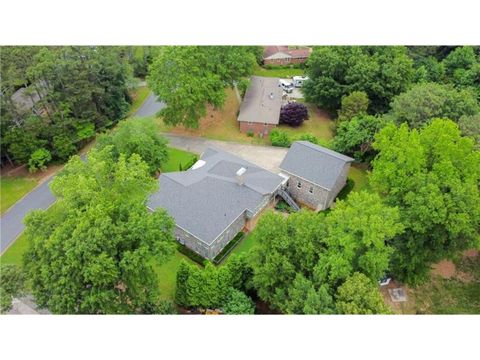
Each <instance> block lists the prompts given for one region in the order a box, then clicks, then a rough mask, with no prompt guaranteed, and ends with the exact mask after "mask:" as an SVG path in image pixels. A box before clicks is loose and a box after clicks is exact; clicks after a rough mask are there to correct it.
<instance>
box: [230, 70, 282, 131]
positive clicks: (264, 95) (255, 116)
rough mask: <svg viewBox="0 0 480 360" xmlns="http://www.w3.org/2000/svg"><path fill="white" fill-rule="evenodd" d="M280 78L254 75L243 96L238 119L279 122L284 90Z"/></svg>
mask: <svg viewBox="0 0 480 360" xmlns="http://www.w3.org/2000/svg"><path fill="white" fill-rule="evenodd" d="M279 81H280V79H278V78H267V77H261V76H252V78H251V79H250V85H249V87H248V89H247V92H246V93H245V96H244V97H243V101H242V105H241V106H240V112H239V114H238V121H246V122H253V123H262V124H263V123H266V124H275V125H276V124H278V121H279V119H280V108H281V107H282V95H283V90H282V88H281V87H280V86H279V84H280V83H279Z"/></svg>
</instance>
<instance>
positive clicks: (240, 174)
mask: <svg viewBox="0 0 480 360" xmlns="http://www.w3.org/2000/svg"><path fill="white" fill-rule="evenodd" d="M246 171H247V169H245V168H244V167H241V168H240V169H238V170H237V183H238V185H243V184H245V177H244V176H243V175H244V174H245V172H246Z"/></svg>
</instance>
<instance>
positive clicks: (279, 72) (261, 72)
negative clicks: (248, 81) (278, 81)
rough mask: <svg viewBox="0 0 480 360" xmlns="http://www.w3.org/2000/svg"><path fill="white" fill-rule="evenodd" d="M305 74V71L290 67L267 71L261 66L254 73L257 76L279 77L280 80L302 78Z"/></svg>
mask: <svg viewBox="0 0 480 360" xmlns="http://www.w3.org/2000/svg"><path fill="white" fill-rule="evenodd" d="M304 74H305V70H303V69H291V68H288V67H279V68H273V69H266V68H264V67H261V66H257V67H256V68H255V70H254V72H253V75H256V76H265V77H278V78H291V77H293V76H302V75H304Z"/></svg>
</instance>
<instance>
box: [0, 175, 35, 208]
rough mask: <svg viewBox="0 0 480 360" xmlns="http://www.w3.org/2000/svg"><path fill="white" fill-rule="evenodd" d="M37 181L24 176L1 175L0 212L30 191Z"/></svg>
mask: <svg viewBox="0 0 480 360" xmlns="http://www.w3.org/2000/svg"><path fill="white" fill-rule="evenodd" d="M37 184H38V182H37V181H36V180H34V179H30V178H26V177H13V176H2V177H1V178H0V199H1V201H0V202H1V212H0V213H1V214H3V213H4V212H5V211H7V210H8V209H9V208H10V207H11V206H12V205H13V204H15V203H16V202H17V201H18V200H20V199H21V198H22V197H24V196H25V195H26V194H28V192H30V191H31V190H32V189H33V188H34V187H35V186H36V185H37Z"/></svg>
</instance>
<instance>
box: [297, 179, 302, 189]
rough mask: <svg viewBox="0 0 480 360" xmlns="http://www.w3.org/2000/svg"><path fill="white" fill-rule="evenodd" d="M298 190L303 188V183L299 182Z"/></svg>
mask: <svg viewBox="0 0 480 360" xmlns="http://www.w3.org/2000/svg"><path fill="white" fill-rule="evenodd" d="M297 188H299V189H301V188H302V183H301V182H300V181H297Z"/></svg>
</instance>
